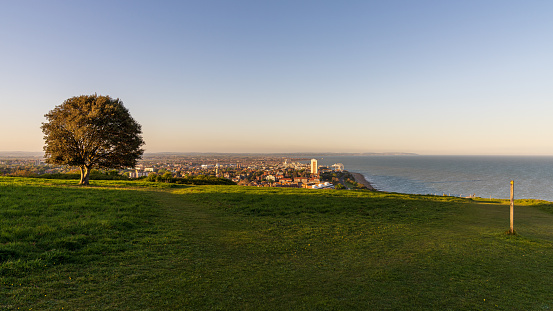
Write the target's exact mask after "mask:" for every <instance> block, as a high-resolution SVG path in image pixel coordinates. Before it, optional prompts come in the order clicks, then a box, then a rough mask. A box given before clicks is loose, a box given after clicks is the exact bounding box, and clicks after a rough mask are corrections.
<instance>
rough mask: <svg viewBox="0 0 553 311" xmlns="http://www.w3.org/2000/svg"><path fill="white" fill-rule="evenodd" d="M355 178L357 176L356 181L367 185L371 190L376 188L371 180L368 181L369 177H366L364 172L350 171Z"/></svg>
mask: <svg viewBox="0 0 553 311" xmlns="http://www.w3.org/2000/svg"><path fill="white" fill-rule="evenodd" d="M349 173H350V174H351V175H352V176H353V178H355V181H356V182H358V183H360V184H362V185H364V186H365V187H367V189H369V190H376V189H375V188H374V187H373V186H372V185H371V183H370V182H368V181H367V179H365V176H363V174H360V173H354V172H349Z"/></svg>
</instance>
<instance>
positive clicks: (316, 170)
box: [311, 159, 319, 175]
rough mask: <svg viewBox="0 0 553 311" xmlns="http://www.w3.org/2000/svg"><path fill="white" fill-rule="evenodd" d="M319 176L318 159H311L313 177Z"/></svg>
mask: <svg viewBox="0 0 553 311" xmlns="http://www.w3.org/2000/svg"><path fill="white" fill-rule="evenodd" d="M317 174H319V167H318V166H317V159H311V175H317Z"/></svg>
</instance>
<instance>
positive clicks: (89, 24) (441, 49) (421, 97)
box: [0, 0, 553, 155]
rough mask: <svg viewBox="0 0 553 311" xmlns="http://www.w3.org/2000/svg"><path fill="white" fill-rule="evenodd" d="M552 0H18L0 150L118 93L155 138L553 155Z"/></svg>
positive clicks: (265, 146) (8, 49) (266, 148)
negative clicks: (78, 106) (78, 100)
mask: <svg viewBox="0 0 553 311" xmlns="http://www.w3.org/2000/svg"><path fill="white" fill-rule="evenodd" d="M551 12H553V2H552V1H541V0H539V1H538V0H530V1H524V2H522V1H509V0H489V1H476V0H467V1H437V0H433V1H427V0H421V1H408V0H397V1H396V0H394V1H370V0H367V1H356V0H353V1H345V2H340V1H324V0H323V1H319V0H317V1H309V0H308V1H287V0H285V1H241V0H237V1H222V0H215V1H191V2H190V1H163V2H155V1H132V2H130V1H107V0H99V1H7V2H5V3H3V4H2V10H0V40H1V42H2V46H3V47H4V48H2V49H0V59H2V60H3V62H2V74H1V75H0V111H1V115H2V117H3V118H2V121H1V122H0V151H33V152H38V151H41V150H42V146H43V139H42V136H43V135H42V133H41V130H40V125H41V123H42V122H44V121H45V119H44V114H45V113H47V112H48V111H49V110H51V109H53V108H54V107H55V106H56V105H59V104H61V103H62V102H63V101H64V100H65V99H67V98H70V97H73V96H78V95H82V94H94V93H97V94H99V95H110V96H112V97H115V98H120V99H121V100H122V101H123V102H124V104H125V106H126V107H127V108H128V109H129V110H130V112H131V114H132V116H133V117H134V118H135V119H136V120H137V121H138V122H139V123H140V124H142V126H143V128H142V130H143V133H144V140H145V141H146V146H145V149H146V152H163V151H170V152H233V153H290V152H300V153H303V152H314V153H319V152H353V153H365V152H376V153H387V152H405V153H418V154H446V155H450V154H455V155H464V154H475V155H479V154H482V155H553V142H552V139H551V136H552V133H553V122H551V120H550V119H551V115H553V102H552V99H553V88H552V87H551V82H552V81H553V57H551V55H553V40H551V36H552V35H551V34H553V19H552V18H551Z"/></svg>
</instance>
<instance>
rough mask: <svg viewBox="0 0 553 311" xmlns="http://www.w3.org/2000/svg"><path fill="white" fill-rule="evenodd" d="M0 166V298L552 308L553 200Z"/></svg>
mask: <svg viewBox="0 0 553 311" xmlns="http://www.w3.org/2000/svg"><path fill="white" fill-rule="evenodd" d="M93 183H94V184H93V186H92V187H86V188H83V187H78V186H74V183H73V182H72V181H58V180H35V179H24V178H21V179H17V178H0V215H1V218H0V256H2V259H1V266H0V267H1V270H0V286H2V287H1V290H0V309H2V308H3V309H8V310H17V308H20V309H27V310H28V309H30V308H33V310H47V309H51V310H60V309H61V308H64V309H66V310H67V309H69V310H75V309H96V310H98V309H100V310H102V309H105V310H113V309H123V310H168V309H175V310H187V309H190V310H202V309H204V310H211V309H221V310H232V309H234V310H290V309H309V310H311V309H313V310H344V309H348V310H349V309H356V310H369V309H373V310H378V309H396V310H407V309H408V310H412V309H424V310H426V309H435V310H444V309H445V310H447V309H451V310H457V309H500V310H501V309H503V310H513V309H515V310H519V309H525V310H526V309H529V310H547V309H548V308H552V307H553V299H552V298H551V295H550V281H549V280H550V279H552V278H553V261H551V259H550V258H552V255H553V214H551V212H552V208H551V204H550V203H548V202H543V201H541V202H538V201H517V204H518V206H517V207H516V208H517V209H516V212H515V216H516V218H515V220H516V221H515V227H516V229H517V232H519V235H518V236H508V235H505V234H504V232H505V230H507V229H508V226H509V218H508V217H509V216H508V209H509V208H508V202H506V201H496V200H494V201H490V200H484V199H479V200H470V199H460V198H453V197H432V196H416V195H402V194H389V193H379V192H369V191H317V190H306V189H275V188H249V187H239V186H198V187H186V188H170V187H169V186H165V187H164V188H157V186H159V185H156V184H140V183H138V184H135V183H133V182H128V181H126V182H124V181H97V182H93Z"/></svg>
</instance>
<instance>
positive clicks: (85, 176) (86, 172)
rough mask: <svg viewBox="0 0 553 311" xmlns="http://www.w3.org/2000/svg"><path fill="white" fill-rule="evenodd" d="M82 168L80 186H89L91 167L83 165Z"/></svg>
mask: <svg viewBox="0 0 553 311" xmlns="http://www.w3.org/2000/svg"><path fill="white" fill-rule="evenodd" d="M80 168H81V182H79V185H82V186H88V185H89V180H90V166H86V165H83V166H81V167H80Z"/></svg>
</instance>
